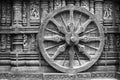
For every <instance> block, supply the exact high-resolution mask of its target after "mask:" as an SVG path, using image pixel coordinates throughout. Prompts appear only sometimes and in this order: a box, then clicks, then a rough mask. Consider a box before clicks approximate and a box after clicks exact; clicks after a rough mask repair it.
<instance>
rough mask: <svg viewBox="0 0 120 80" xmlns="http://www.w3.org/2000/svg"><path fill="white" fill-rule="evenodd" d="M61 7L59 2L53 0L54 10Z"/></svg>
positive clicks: (58, 0) (59, 0)
mask: <svg viewBox="0 0 120 80" xmlns="http://www.w3.org/2000/svg"><path fill="white" fill-rule="evenodd" d="M60 7H61V0H54V9H58V8H60Z"/></svg>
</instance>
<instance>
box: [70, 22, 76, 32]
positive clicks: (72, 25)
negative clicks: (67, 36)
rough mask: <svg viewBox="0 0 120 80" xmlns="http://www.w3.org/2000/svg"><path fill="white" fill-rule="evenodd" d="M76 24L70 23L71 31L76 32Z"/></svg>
mask: <svg viewBox="0 0 120 80" xmlns="http://www.w3.org/2000/svg"><path fill="white" fill-rule="evenodd" d="M74 28H75V27H74V24H73V23H70V25H69V29H70V32H71V33H74Z"/></svg>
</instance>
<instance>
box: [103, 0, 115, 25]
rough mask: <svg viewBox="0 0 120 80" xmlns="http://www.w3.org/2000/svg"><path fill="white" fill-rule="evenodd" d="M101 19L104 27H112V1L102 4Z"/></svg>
mask: <svg viewBox="0 0 120 80" xmlns="http://www.w3.org/2000/svg"><path fill="white" fill-rule="evenodd" d="M103 19H104V25H112V22H113V2H112V1H105V2H104V11H103Z"/></svg>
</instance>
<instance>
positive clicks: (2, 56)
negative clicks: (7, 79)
mask: <svg viewBox="0 0 120 80" xmlns="http://www.w3.org/2000/svg"><path fill="white" fill-rule="evenodd" d="M8 38H9V39H8ZM9 42H10V36H9V35H7V34H1V35H0V71H9V70H10V44H9Z"/></svg>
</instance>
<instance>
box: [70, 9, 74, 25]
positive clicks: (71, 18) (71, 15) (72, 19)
mask: <svg viewBox="0 0 120 80" xmlns="http://www.w3.org/2000/svg"><path fill="white" fill-rule="evenodd" d="M70 23H74V16H73V9H70Z"/></svg>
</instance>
